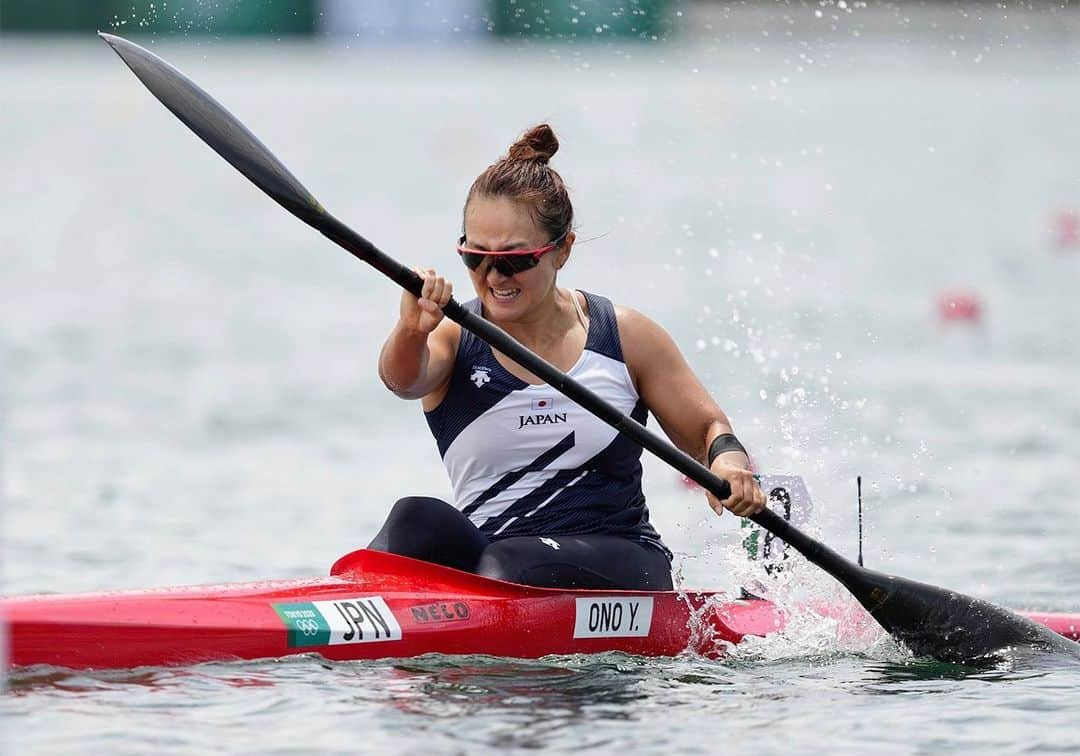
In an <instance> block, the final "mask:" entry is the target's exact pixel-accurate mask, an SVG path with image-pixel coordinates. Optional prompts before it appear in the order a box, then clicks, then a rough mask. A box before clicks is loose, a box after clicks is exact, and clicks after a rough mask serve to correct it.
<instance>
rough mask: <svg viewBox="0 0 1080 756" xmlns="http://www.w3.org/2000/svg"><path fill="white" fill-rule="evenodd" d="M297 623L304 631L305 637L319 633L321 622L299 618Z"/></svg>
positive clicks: (300, 629)
mask: <svg viewBox="0 0 1080 756" xmlns="http://www.w3.org/2000/svg"><path fill="white" fill-rule="evenodd" d="M295 624H296V629H297V630H299V631H300V632H301V633H303V634H304V636H305V637H308V638H310V637H311V636H313V635H318V633H319V623H318V622H316V621H315V620H313V619H308V618H304V619H298V620H295Z"/></svg>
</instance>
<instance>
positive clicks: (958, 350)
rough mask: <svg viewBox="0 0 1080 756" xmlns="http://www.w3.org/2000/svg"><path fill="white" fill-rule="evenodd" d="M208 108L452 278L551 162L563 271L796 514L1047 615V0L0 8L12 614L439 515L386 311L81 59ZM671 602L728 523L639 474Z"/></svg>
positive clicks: (344, 270) (229, 573)
mask: <svg viewBox="0 0 1080 756" xmlns="http://www.w3.org/2000/svg"><path fill="white" fill-rule="evenodd" d="M99 29H100V30H103V31H109V32H114V33H118V34H121V35H125V36H131V37H133V38H134V39H136V40H137V41H139V42H140V43H142V44H144V45H147V46H149V47H150V48H151V49H153V50H155V51H156V52H157V53H158V54H160V55H162V56H164V57H165V58H166V59H168V60H169V61H170V62H172V63H173V64H175V65H177V66H178V67H180V68H181V69H182V70H184V71H185V72H186V73H187V74H188V75H189V76H191V77H192V78H193V79H195V80H196V81H197V82H199V83H200V84H201V85H202V86H203V87H205V88H206V89H207V90H208V91H210V92H211V93H212V94H214V96H215V97H217V98H218V99H219V100H220V101H222V102H223V103H224V104H225V105H226V106H227V107H228V108H230V109H231V110H232V111H233V112H234V113H236V114H237V115H238V116H239V117H240V118H241V120H243V121H244V122H245V123H246V124H247V125H248V126H249V127H250V128H251V129H252V130H253V131H254V132H255V133H256V134H258V135H259V137H260V138H261V139H262V140H263V141H264V142H265V143H266V144H267V145H269V146H270V148H271V149H272V150H274V151H275V153H276V154H277V155H278V156H279V157H280V158H281V159H282V160H283V161H284V162H285V163H286V165H288V166H289V167H290V169H291V170H292V171H293V172H294V173H295V174H296V175H297V176H298V177H299V178H300V179H301V180H302V181H303V182H304V183H305V184H306V185H307V186H308V187H309V188H310V189H311V190H312V191H313V193H314V194H315V195H316V196H317V197H318V198H319V199H320V200H321V201H322V202H323V204H324V205H326V206H327V207H328V208H330V209H331V210H332V212H334V213H335V214H336V215H337V216H338V217H340V218H342V219H343V220H344V221H345V222H347V223H348V224H350V225H351V226H353V227H354V228H356V229H357V230H358V231H359V232H360V233H362V234H364V235H365V236H367V237H368V238H370V239H371V240H372V241H374V242H375V243H376V244H377V245H379V246H380V247H382V248H383V249H384V250H386V251H387V252H388V253H390V254H391V255H394V256H395V257H397V258H399V259H401V260H402V261H404V262H407V263H409V264H424V265H435V266H439V267H441V268H443V269H446V270H448V271H450V272H451V273H452V274H453V275H454V276H455V281H456V283H457V284H458V286H459V296H460V298H462V299H467V298H469V297H470V296H471V294H470V292H468V290H467V287H468V279H467V278H466V276H465V275H464V274H463V271H462V270H461V269H460V268H459V264H458V263H457V262H456V255H454V253H453V241H454V238H455V236H456V234H457V233H458V227H459V224H460V212H461V203H462V201H463V198H464V193H465V191H466V189H467V187H468V185H469V183H470V182H471V181H472V179H473V178H474V177H475V176H476V174H477V173H479V172H480V171H481V170H482V169H483V168H484V167H485V166H486V165H487V164H488V163H490V162H491V161H493V160H494V159H496V158H497V157H499V156H500V155H501V154H503V153H504V152H505V150H506V148H507V147H508V145H509V144H510V143H511V142H512V141H513V140H514V139H515V138H516V137H517V136H518V135H519V134H520V133H521V132H522V131H524V130H525V129H527V128H528V127H530V126H532V125H534V124H535V123H538V122H542V121H547V122H550V123H551V124H552V125H553V126H554V128H555V129H556V132H557V133H558V135H559V137H560V138H561V140H562V145H563V146H562V149H561V150H560V152H559V154H558V156H557V157H556V158H555V160H554V165H555V167H556V168H557V169H558V170H560V171H561V172H562V174H563V176H564V177H565V178H566V180H567V181H568V183H569V184H570V186H571V189H572V191H573V197H574V200H575V204H576V209H577V225H578V237H579V240H581V241H580V242H579V244H578V246H577V247H576V249H575V254H574V259H573V263H572V265H571V266H570V268H569V269H568V270H567V271H566V274H565V276H564V278H563V281H562V282H563V284H564V285H567V286H574V287H578V288H583V289H586V290H591V291H596V292H598V293H602V294H605V295H607V296H609V297H611V298H613V299H614V300H616V301H618V302H621V303H623V304H627V305H630V306H633V307H636V308H637V309H639V310H641V311H643V312H645V313H646V314H648V315H650V316H651V317H653V318H655V319H656V320H658V321H659V322H660V323H662V324H663V325H664V326H665V327H666V328H667V329H668V330H669V331H670V332H671V333H672V334H673V335H674V336H675V338H676V339H677V341H678V342H679V344H680V345H681V347H682V348H683V350H684V352H685V353H686V354H687V356H688V358H689V359H690V360H691V362H692V364H693V365H694V367H695V369H696V370H697V371H698V373H699V374H700V376H701V377H702V379H703V380H704V381H705V383H706V384H707V386H708V387H709V388H710V390H711V391H713V392H714V394H715V395H716V396H717V398H718V399H719V401H720V403H721V405H722V406H723V407H724V408H725V409H726V410H727V412H728V413H729V415H731V417H732V418H733V421H734V423H735V426H736V429H737V431H738V432H739V435H740V436H741V437H742V438H743V439H744V440H745V441H746V442H747V444H748V446H749V447H750V448H751V449H752V450H753V452H754V455H755V457H756V460H757V463H758V466H759V467H760V468H761V469H763V470H768V471H774V472H782V473H795V474H800V475H802V476H803V477H804V478H805V479H806V480H807V482H808V484H809V487H810V490H811V493H812V494H813V495H814V498H815V502H816V505H815V517H814V521H813V528H814V529H815V530H816V532H818V534H819V535H822V536H823V537H824V538H825V540H827V541H828V542H830V543H832V544H833V545H835V546H836V547H837V548H839V549H841V550H844V551H847V552H848V553H853V552H854V549H855V530H854V528H855V515H854V511H855V488H854V478H855V476H856V475H857V474H861V475H862V476H863V478H864V481H865V482H866V491H865V492H864V493H865V498H866V508H867V525H868V532H867V543H866V548H867V553H868V560H869V561H870V563H871V564H876V565H878V566H882V567H886V568H891V569H894V570H895V571H898V572H904V573H905V574H910V575H912V576H913V577H917V578H922V579H927V580H931V579H933V580H936V581H937V582H941V583H947V584H950V585H952V586H954V587H957V588H959V589H962V590H967V591H969V592H972V593H979V594H980V595H986V596H988V597H990V598H996V599H998V600H1001V601H1004V602H1012V603H1016V602H1017V601H1024V602H1034V603H1042V604H1049V605H1053V604H1060V603H1068V596H1067V593H1066V591H1067V588H1068V585H1069V584H1070V578H1071V579H1072V582H1075V579H1076V578H1077V577H1080V565H1078V564H1076V563H1075V560H1071V561H1070V559H1062V558H1061V556H1062V555H1065V554H1071V553H1072V552H1073V545H1074V544H1075V540H1076V538H1077V534H1078V530H1077V528H1078V526H1077V524H1076V513H1077V511H1078V510H1077V504H1076V501H1075V496H1074V495H1073V494H1072V491H1073V490H1074V488H1075V486H1076V485H1077V484H1078V483H1080V466H1078V465H1077V464H1076V461H1077V459H1080V433H1078V431H1080V398H1078V392H1077V390H1076V387H1077V385H1080V380H1078V379H1080V344H1078V343H1077V337H1076V328H1075V323H1076V322H1077V319H1078V317H1080V304H1078V302H1080V298H1078V297H1077V296H1076V293H1075V292H1076V284H1077V280H1078V276H1080V141H1078V140H1077V138H1076V133H1077V132H1076V125H1077V123H1080V98H1077V96H1076V92H1077V91H1080V88H1078V85H1080V14H1078V13H1077V11H1076V9H1075V8H1074V7H1072V6H1071V5H1069V4H1064V5H1063V4H1060V3H1058V4H1054V3H1047V4H1040V3H1034V4H1025V5H1023V6H1012V5H1002V4H998V3H966V4H957V3H865V2H854V1H852V2H848V1H847V0H836V1H835V2H834V1H833V0H825V1H822V2H783V3H773V2H760V3H731V2H704V1H697V2H689V1H687V2H677V1H676V0H640V1H637V2H635V1H634V0H573V1H569V0H567V1H562V2H560V1H557V0H516V1H515V0H504V1H495V0H442V1H437V0H428V1H426V2H392V1H391V0H356V1H349V0H288V1H286V0H219V1H211V0H204V1H202V2H195V1H188V2H179V1H177V0H170V2H159V1H155V2H143V1H142V0H138V1H135V2H133V1H132V0H123V1H122V2H121V1H120V0H98V1H96V2H93V1H90V0H82V1H79V0H50V1H48V2H38V1H35V0H2V1H0V71H2V75H0V102H3V108H4V112H5V115H4V117H3V118H2V119H0V166H3V175H4V181H3V182H2V185H0V214H2V223H0V373H2V386H3V389H2V394H0V396H2V397H3V406H4V414H3V418H4V424H3V447H2V448H3V468H4V489H3V490H4V499H5V501H6V516H5V528H4V533H5V542H4V549H3V553H4V563H5V568H4V569H5V574H6V588H7V589H8V590H9V591H12V592H23V591H33V590H75V589H90V588H98V587H105V586H127V585H148V584H163V583H177V582H181V583H186V582H197V581H203V580H234V579H250V578H257V577H267V576H280V577H286V576H291V575H304V574H316V573H322V572H324V571H325V569H326V568H327V566H328V565H329V563H330V562H331V561H333V559H334V558H336V557H337V556H338V555H339V554H341V553H344V552H346V551H348V550H350V549H352V548H355V547H359V546H363V545H365V544H366V542H367V540H368V539H369V538H370V537H371V535H372V534H373V533H374V532H375V530H376V529H377V527H378V525H379V523H380V522H381V519H382V517H383V515H384V514H385V512H386V511H387V509H388V508H389V506H390V505H391V504H392V503H393V501H394V500H395V499H396V498H398V497H399V496H402V495H405V494H432V495H440V496H446V495H447V491H448V487H447V485H446V481H445V474H444V472H443V470H442V468H441V465H440V462H439V459H438V456H437V453H436V451H435V448H434V444H433V442H432V441H431V439H430V437H429V435H428V431H427V428H426V425H425V423H424V421H423V418H422V415H421V413H420V410H419V407H418V406H416V405H414V404H411V403H407V402H401V401H398V400H396V399H394V398H393V397H392V396H391V395H390V394H388V393H387V392H386V391H385V389H384V388H383V387H382V386H381V384H380V383H379V381H378V378H377V376H376V372H375V360H376V356H377V353H378V349H379V346H380V345H381V342H382V339H383V337H384V335H385V334H386V332H387V331H388V330H389V328H390V327H391V326H392V324H393V322H394V318H395V316H396V307H397V300H398V292H397V291H396V290H395V289H394V287H393V285H392V284H390V283H389V282H388V281H386V280H384V279H383V278H382V277H381V276H379V275H378V274H376V273H375V272H373V271H371V270H369V269H367V268H366V267H365V266H363V265H360V264H358V263H357V262H356V261H354V260H353V259H351V258H350V257H349V256H348V255H346V254H344V253H343V252H342V251H341V250H338V249H337V248H335V247H333V246H331V245H330V244H328V243H326V242H325V241H324V240H323V239H322V238H321V237H318V236H316V235H315V234H313V233H312V232H311V231H310V230H309V229H307V228H306V227H304V226H303V225H302V224H300V223H298V222H297V221H296V220H295V219H293V218H292V217H291V216H289V215H288V214H287V213H285V212H284V211H282V210H280V209H279V208H278V207H277V206H275V205H274V204H273V203H272V202H270V201H269V200H268V199H266V198H265V197H264V196H262V195H261V194H259V193H258V192H257V190H255V189H253V188H252V187H251V186H249V185H248V184H247V182H246V181H245V180H244V179H242V178H241V177H240V176H239V175H238V174H236V173H235V172H234V171H233V169H232V168H230V167H229V166H228V165H226V164H225V163H224V162H222V161H221V160H220V159H219V158H218V157H217V156H215V155H213V154H212V153H211V152H210V151H209V150H207V149H206V148H205V146H204V145H202V144H201V143H200V142H198V140H197V139H195V138H194V137H193V136H192V135H191V134H190V133H188V132H187V131H186V129H185V128H184V127H183V126H182V125H181V124H179V123H178V122H177V121H176V119H175V118H173V117H172V116H171V115H170V114H169V113H167V112H166V111H165V110H164V109H163V108H161V107H160V105H159V104H158V103H157V102H156V101H154V100H153V99H152V98H151V97H150V96H149V95H148V93H147V92H146V91H144V89H143V88H142V87H141V85H140V84H139V83H138V82H137V81H136V80H135V79H134V78H132V76H131V75H130V73H129V72H128V71H127V70H126V68H125V67H124V66H123V65H122V64H121V62H120V61H119V60H117V59H116V58H115V56H114V55H113V54H112V53H111V51H110V50H109V49H108V48H107V47H106V46H105V45H103V44H102V43H101V42H100V41H99V40H97V38H96V37H95V36H94V31H95V30H99ZM647 475H648V483H647V494H648V496H649V501H650V505H651V510H652V514H653V519H654V521H655V522H656V523H657V525H658V527H659V528H660V530H661V531H662V533H663V534H664V535H665V538H666V539H667V540H668V542H669V543H670V544H671V545H672V547H673V548H674V549H675V550H676V551H677V552H678V553H679V564H680V569H681V570H682V574H683V575H684V576H685V578H686V580H687V582H688V583H693V584H694V585H705V584H708V585H720V586H721V587H724V585H725V584H726V583H729V582H731V580H732V577H731V576H732V574H733V573H734V572H736V571H737V570H738V569H739V568H738V566H737V564H736V561H737V560H736V559H735V556H733V555H734V554H737V552H738V540H739V526H738V523H737V522H736V521H734V519H733V518H726V519H717V518H715V517H713V516H712V515H711V514H709V513H708V510H707V509H706V507H705V504H704V500H703V497H702V496H701V494H700V492H695V491H693V490H691V489H690V488H689V487H687V486H686V485H684V484H683V483H682V481H681V480H680V479H679V476H677V475H676V474H674V473H673V472H671V471H670V470H668V469H667V468H666V467H665V466H664V465H662V464H660V463H656V462H654V461H649V462H648V463H647Z"/></svg>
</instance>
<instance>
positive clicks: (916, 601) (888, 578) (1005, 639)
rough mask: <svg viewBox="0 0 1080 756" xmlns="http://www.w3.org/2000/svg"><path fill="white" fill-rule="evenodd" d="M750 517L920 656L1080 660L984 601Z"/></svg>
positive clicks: (1071, 648) (1039, 628) (782, 523)
mask: <svg viewBox="0 0 1080 756" xmlns="http://www.w3.org/2000/svg"><path fill="white" fill-rule="evenodd" d="M751 519H753V520H754V521H755V522H757V523H758V524H760V525H762V526H763V527H766V528H768V529H769V530H770V531H772V532H773V533H775V534H776V535H777V536H779V537H780V538H782V539H783V540H784V541H787V542H788V543H789V544H790V545H791V546H793V547H795V549H797V550H798V551H799V553H800V554H802V555H803V556H804V557H806V558H807V559H808V560H809V561H810V562H812V563H813V564H816V565H817V566H818V567H820V568H821V569H823V570H825V572H827V573H829V574H830V575H832V576H833V577H834V578H836V579H837V580H839V581H840V583H842V584H843V586H844V587H845V588H847V589H848V590H849V591H850V592H851V594H852V595H853V596H854V597H855V598H856V599H857V600H858V602H859V603H860V604H862V605H863V606H864V607H865V608H866V610H867V611H869V612H870V615H871V616H872V617H873V618H874V619H875V620H877V622H878V624H879V625H881V626H882V627H883V628H884V629H885V630H886V631H887V632H888V633H889V634H890V635H892V636H893V637H894V638H896V639H897V640H898V641H900V642H901V643H903V644H904V645H905V646H907V648H909V649H910V650H911V651H912V653H914V654H916V655H918V656H930V657H933V658H935V659H938V660H940V661H945V662H959V663H971V662H979V661H982V660H987V659H991V658H994V657H995V656H997V655H999V654H1001V653H1002V652H1004V651H1006V650H1008V649H1010V648H1016V647H1027V648H1031V649H1033V650H1037V651H1050V652H1063V653H1067V654H1070V655H1073V656H1075V657H1077V658H1080V644H1078V643H1076V642H1074V641H1071V640H1069V639H1067V638H1063V637H1061V636H1059V635H1057V634H1056V633H1054V632H1053V631H1051V630H1049V629H1048V628H1046V627H1045V626H1043V625H1040V624H1038V623H1036V622H1033V621H1032V620H1029V619H1027V618H1025V617H1021V616H1020V615H1018V614H1015V613H1013V612H1011V611H1009V610H1008V609H1003V608H1002V607H999V606H995V605H994V604H991V603H990V602H988V601H983V600H982V599H977V598H973V597H971V596H965V595H964V594H962V593H956V592H955V591H950V590H947V589H945V588H938V587H937V586H934V585H928V584H926V583H919V582H916V581H914V580H908V579H906V578H901V577H895V576H893V575H885V574H883V573H880V572H875V571H874V570H868V569H866V568H865V567H860V566H859V565H857V564H855V563H854V562H852V561H851V560H849V559H847V558H846V557H843V556H841V555H840V554H838V553H837V552H835V551H833V550H832V549H830V548H829V547H828V546H826V545H825V544H823V543H821V542H820V541H817V540H815V539H813V538H811V537H810V536H808V535H807V534H806V533H803V532H802V531H801V530H799V529H798V528H795V527H793V526H792V525H791V524H790V523H788V522H787V521H786V520H784V518H782V517H780V516H779V515H777V514H776V513H775V512H772V511H769V510H765V511H763V512H761V513H759V514H757V515H754V516H753V517H752V518H751Z"/></svg>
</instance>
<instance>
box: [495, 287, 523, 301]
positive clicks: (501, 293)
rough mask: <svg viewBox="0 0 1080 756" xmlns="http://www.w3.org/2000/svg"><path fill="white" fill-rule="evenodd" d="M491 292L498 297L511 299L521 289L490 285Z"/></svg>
mask: <svg viewBox="0 0 1080 756" xmlns="http://www.w3.org/2000/svg"><path fill="white" fill-rule="evenodd" d="M490 288H491V293H492V294H494V295H495V296H496V297H497V298H498V299H513V298H514V297H516V296H517V295H518V294H520V293H521V289H496V288H495V287H494V286H492V287H490Z"/></svg>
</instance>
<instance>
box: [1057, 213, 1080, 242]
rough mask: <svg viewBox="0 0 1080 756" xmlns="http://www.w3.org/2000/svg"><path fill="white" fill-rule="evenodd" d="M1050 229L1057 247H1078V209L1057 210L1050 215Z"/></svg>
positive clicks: (1079, 234) (1079, 224)
mask: <svg viewBox="0 0 1080 756" xmlns="http://www.w3.org/2000/svg"><path fill="white" fill-rule="evenodd" d="M1050 231H1051V233H1052V234H1053V238H1054V245H1055V246H1056V247H1057V248H1058V249H1076V248H1080V210H1058V211H1056V212H1055V213H1054V214H1053V215H1052V216H1051V217H1050Z"/></svg>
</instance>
